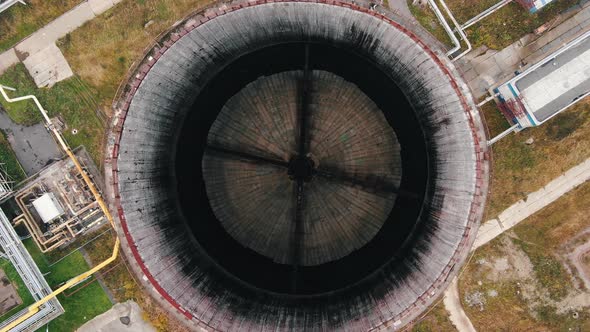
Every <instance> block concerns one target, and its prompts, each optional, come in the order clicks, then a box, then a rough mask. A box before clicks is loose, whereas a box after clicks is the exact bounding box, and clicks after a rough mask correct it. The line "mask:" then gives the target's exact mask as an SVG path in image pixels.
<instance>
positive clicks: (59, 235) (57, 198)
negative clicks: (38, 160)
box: [13, 149, 106, 252]
mask: <svg viewBox="0 0 590 332" xmlns="http://www.w3.org/2000/svg"><path fill="white" fill-rule="evenodd" d="M76 154H77V155H78V157H79V158H80V160H83V162H84V168H85V169H86V170H89V173H90V174H93V177H98V171H97V170H96V167H94V166H93V165H92V161H91V160H90V157H89V156H88V154H87V152H86V150H84V149H79V150H78V151H77V152H76ZM87 165H90V166H87ZM90 170H92V171H90ZM99 182H100V181H99ZM48 195H51V197H52V198H53V200H54V204H55V205H56V206H58V207H59V210H60V213H59V215H57V216H56V218H54V219H52V220H43V218H42V215H41V213H42V211H39V210H38V208H39V207H38V206H37V207H35V206H34V203H35V201H36V200H38V199H39V198H41V197H44V196H48ZM15 201H16V203H17V204H18V206H19V208H20V210H21V211H22V214H21V215H19V216H17V217H16V218H15V219H14V221H13V222H14V225H19V224H22V225H24V226H25V227H26V228H27V230H28V231H29V233H30V234H31V237H32V238H33V240H34V241H35V243H36V244H37V246H38V247H39V249H40V250H41V252H48V251H51V250H53V249H56V248H59V247H60V246H64V245H67V244H68V243H70V242H72V241H74V240H75V239H76V238H77V237H78V236H80V235H81V234H83V233H85V232H87V231H89V230H91V229H94V228H96V227H98V226H100V225H103V224H105V223H106V220H105V217H104V215H103V213H102V212H101V211H100V208H99V206H98V203H97V202H96V200H95V198H94V196H93V195H92V192H90V190H89V188H88V186H87V185H86V183H85V182H84V179H83V178H82V175H81V174H80V173H79V172H78V170H77V169H76V167H75V165H74V163H73V162H72V161H71V160H70V159H67V158H64V159H62V160H59V161H57V162H56V163H54V164H52V165H50V166H48V167H46V168H44V169H43V170H41V171H40V172H39V173H38V174H36V176H35V177H34V178H32V179H31V180H30V181H29V182H27V183H26V184H25V185H23V186H22V188H20V189H19V190H18V192H16V193H15Z"/></svg>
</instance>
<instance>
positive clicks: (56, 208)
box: [33, 193, 63, 223]
mask: <svg viewBox="0 0 590 332" xmlns="http://www.w3.org/2000/svg"><path fill="white" fill-rule="evenodd" d="M33 207H35V210H36V211H37V213H38V214H39V216H40V217H41V219H42V220H43V222H44V223H48V222H50V221H52V220H53V219H55V218H57V217H59V216H61V215H62V214H63V209H62V208H61V206H60V205H59V203H58V202H57V200H56V199H55V196H54V195H53V193H46V194H43V196H41V197H39V198H37V199H36V200H34V201H33Z"/></svg>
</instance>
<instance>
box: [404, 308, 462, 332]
mask: <svg viewBox="0 0 590 332" xmlns="http://www.w3.org/2000/svg"><path fill="white" fill-rule="evenodd" d="M411 331H412V332H438V331H455V328H454V326H453V323H452V322H451V320H450V319H449V314H448V312H447V310H446V309H445V306H444V304H443V303H442V301H439V302H438V303H437V304H436V305H435V306H434V307H431V308H430V309H429V312H428V314H427V315H426V316H425V317H423V318H422V319H420V321H419V322H418V323H416V324H415V325H414V326H412V327H411Z"/></svg>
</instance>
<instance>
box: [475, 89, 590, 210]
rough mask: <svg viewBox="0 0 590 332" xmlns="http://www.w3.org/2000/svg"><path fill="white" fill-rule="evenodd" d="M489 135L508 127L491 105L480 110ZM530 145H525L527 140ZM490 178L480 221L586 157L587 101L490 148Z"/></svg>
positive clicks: (589, 137)
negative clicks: (484, 207)
mask: <svg viewBox="0 0 590 332" xmlns="http://www.w3.org/2000/svg"><path fill="white" fill-rule="evenodd" d="M482 111H483V112H482V113H483V116H484V117H485V119H486V123H487V125H488V128H489V129H490V132H491V135H492V136H494V135H497V134H499V133H500V132H502V131H503V130H504V129H507V128H508V123H507V121H506V120H505V119H503V117H502V116H501V114H500V112H499V111H498V109H497V108H496V105H495V104H494V103H493V102H490V103H488V104H486V105H485V106H484V107H483V108H482ZM529 138H532V139H533V144H530V145H529V144H525V142H526V141H527V140H528V139H529ZM492 151H493V154H492V156H493V159H492V162H493V164H492V178H491V192H490V195H489V196H488V197H489V200H488V207H487V208H488V209H487V212H486V216H485V218H484V220H489V219H492V218H495V217H497V216H498V214H499V213H500V212H502V211H503V210H504V209H506V208H508V207H509V206H510V205H512V204H514V203H515V202H517V201H518V200H520V199H523V198H525V197H526V196H527V195H528V194H529V193H531V192H534V191H537V190H539V189H540V188H542V187H543V186H544V185H545V184H547V183H548V182H549V181H551V180H552V179H554V178H556V177H557V176H559V175H560V174H562V173H563V172H565V171H567V170H568V169H570V168H571V167H573V166H575V165H578V164H579V163H581V162H583V161H584V160H586V159H587V158H590V99H586V100H585V101H581V102H579V103H578V104H576V105H574V106H572V107H571V108H570V109H568V110H567V111H565V112H563V113H561V114H559V115H557V116H555V117H554V118H552V119H551V120H549V121H548V122H547V123H545V124H543V126H540V127H535V128H528V129H525V130H523V131H521V132H519V133H515V134H510V135H508V136H507V137H505V138H503V139H502V140H500V141H499V142H497V143H495V144H494V145H493V146H492Z"/></svg>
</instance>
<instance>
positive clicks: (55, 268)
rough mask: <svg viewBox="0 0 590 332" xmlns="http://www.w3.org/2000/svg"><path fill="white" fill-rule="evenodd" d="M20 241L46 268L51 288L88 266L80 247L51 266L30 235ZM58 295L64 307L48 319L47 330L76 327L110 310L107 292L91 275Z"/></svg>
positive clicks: (41, 268) (44, 271) (72, 329)
mask: <svg viewBox="0 0 590 332" xmlns="http://www.w3.org/2000/svg"><path fill="white" fill-rule="evenodd" d="M23 243H24V245H25V247H26V248H27V250H28V251H29V253H30V254H31V256H32V257H33V260H35V262H36V263H37V266H39V269H40V270H41V272H42V273H48V272H49V273H48V274H47V275H46V276H45V279H46V280H47V283H48V284H49V286H51V288H52V289H56V288H57V287H59V286H60V285H61V284H63V283H64V282H66V281H68V280H70V279H71V278H72V277H75V276H77V275H79V274H80V273H82V272H85V271H88V270H89V269H90V267H89V266H88V264H87V263H86V261H85V260H84V256H82V253H80V252H79V251H75V252H73V253H72V254H71V255H69V256H67V257H66V258H64V259H63V260H61V261H59V262H58V263H56V264H54V265H51V266H50V263H49V261H48V260H47V257H45V255H43V253H41V252H40V251H39V248H37V246H36V245H35V243H34V242H33V240H32V239H27V240H25V241H23ZM57 298H58V300H59V302H60V303H61V304H62V306H63V307H64V309H65V313H64V314H63V315H61V316H59V317H58V318H56V319H54V320H53V321H51V323H49V330H50V331H64V332H65V331H75V330H76V329H77V328H79V327H80V326H82V325H83V324H84V323H86V322H87V321H89V320H91V319H92V318H94V317H96V316H98V315H100V314H102V313H103V312H105V311H107V310H109V309H110V308H111V306H112V304H111V302H110V300H109V298H108V297H107V295H106V293H105V292H104V291H103V289H102V288H101V287H100V285H99V284H98V282H97V281H95V280H94V278H93V277H92V278H91V279H89V280H87V281H85V282H83V283H81V284H80V285H77V286H75V287H73V288H71V289H68V290H66V291H65V292H64V293H62V294H61V295H58V297H57ZM42 330H44V329H42Z"/></svg>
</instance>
